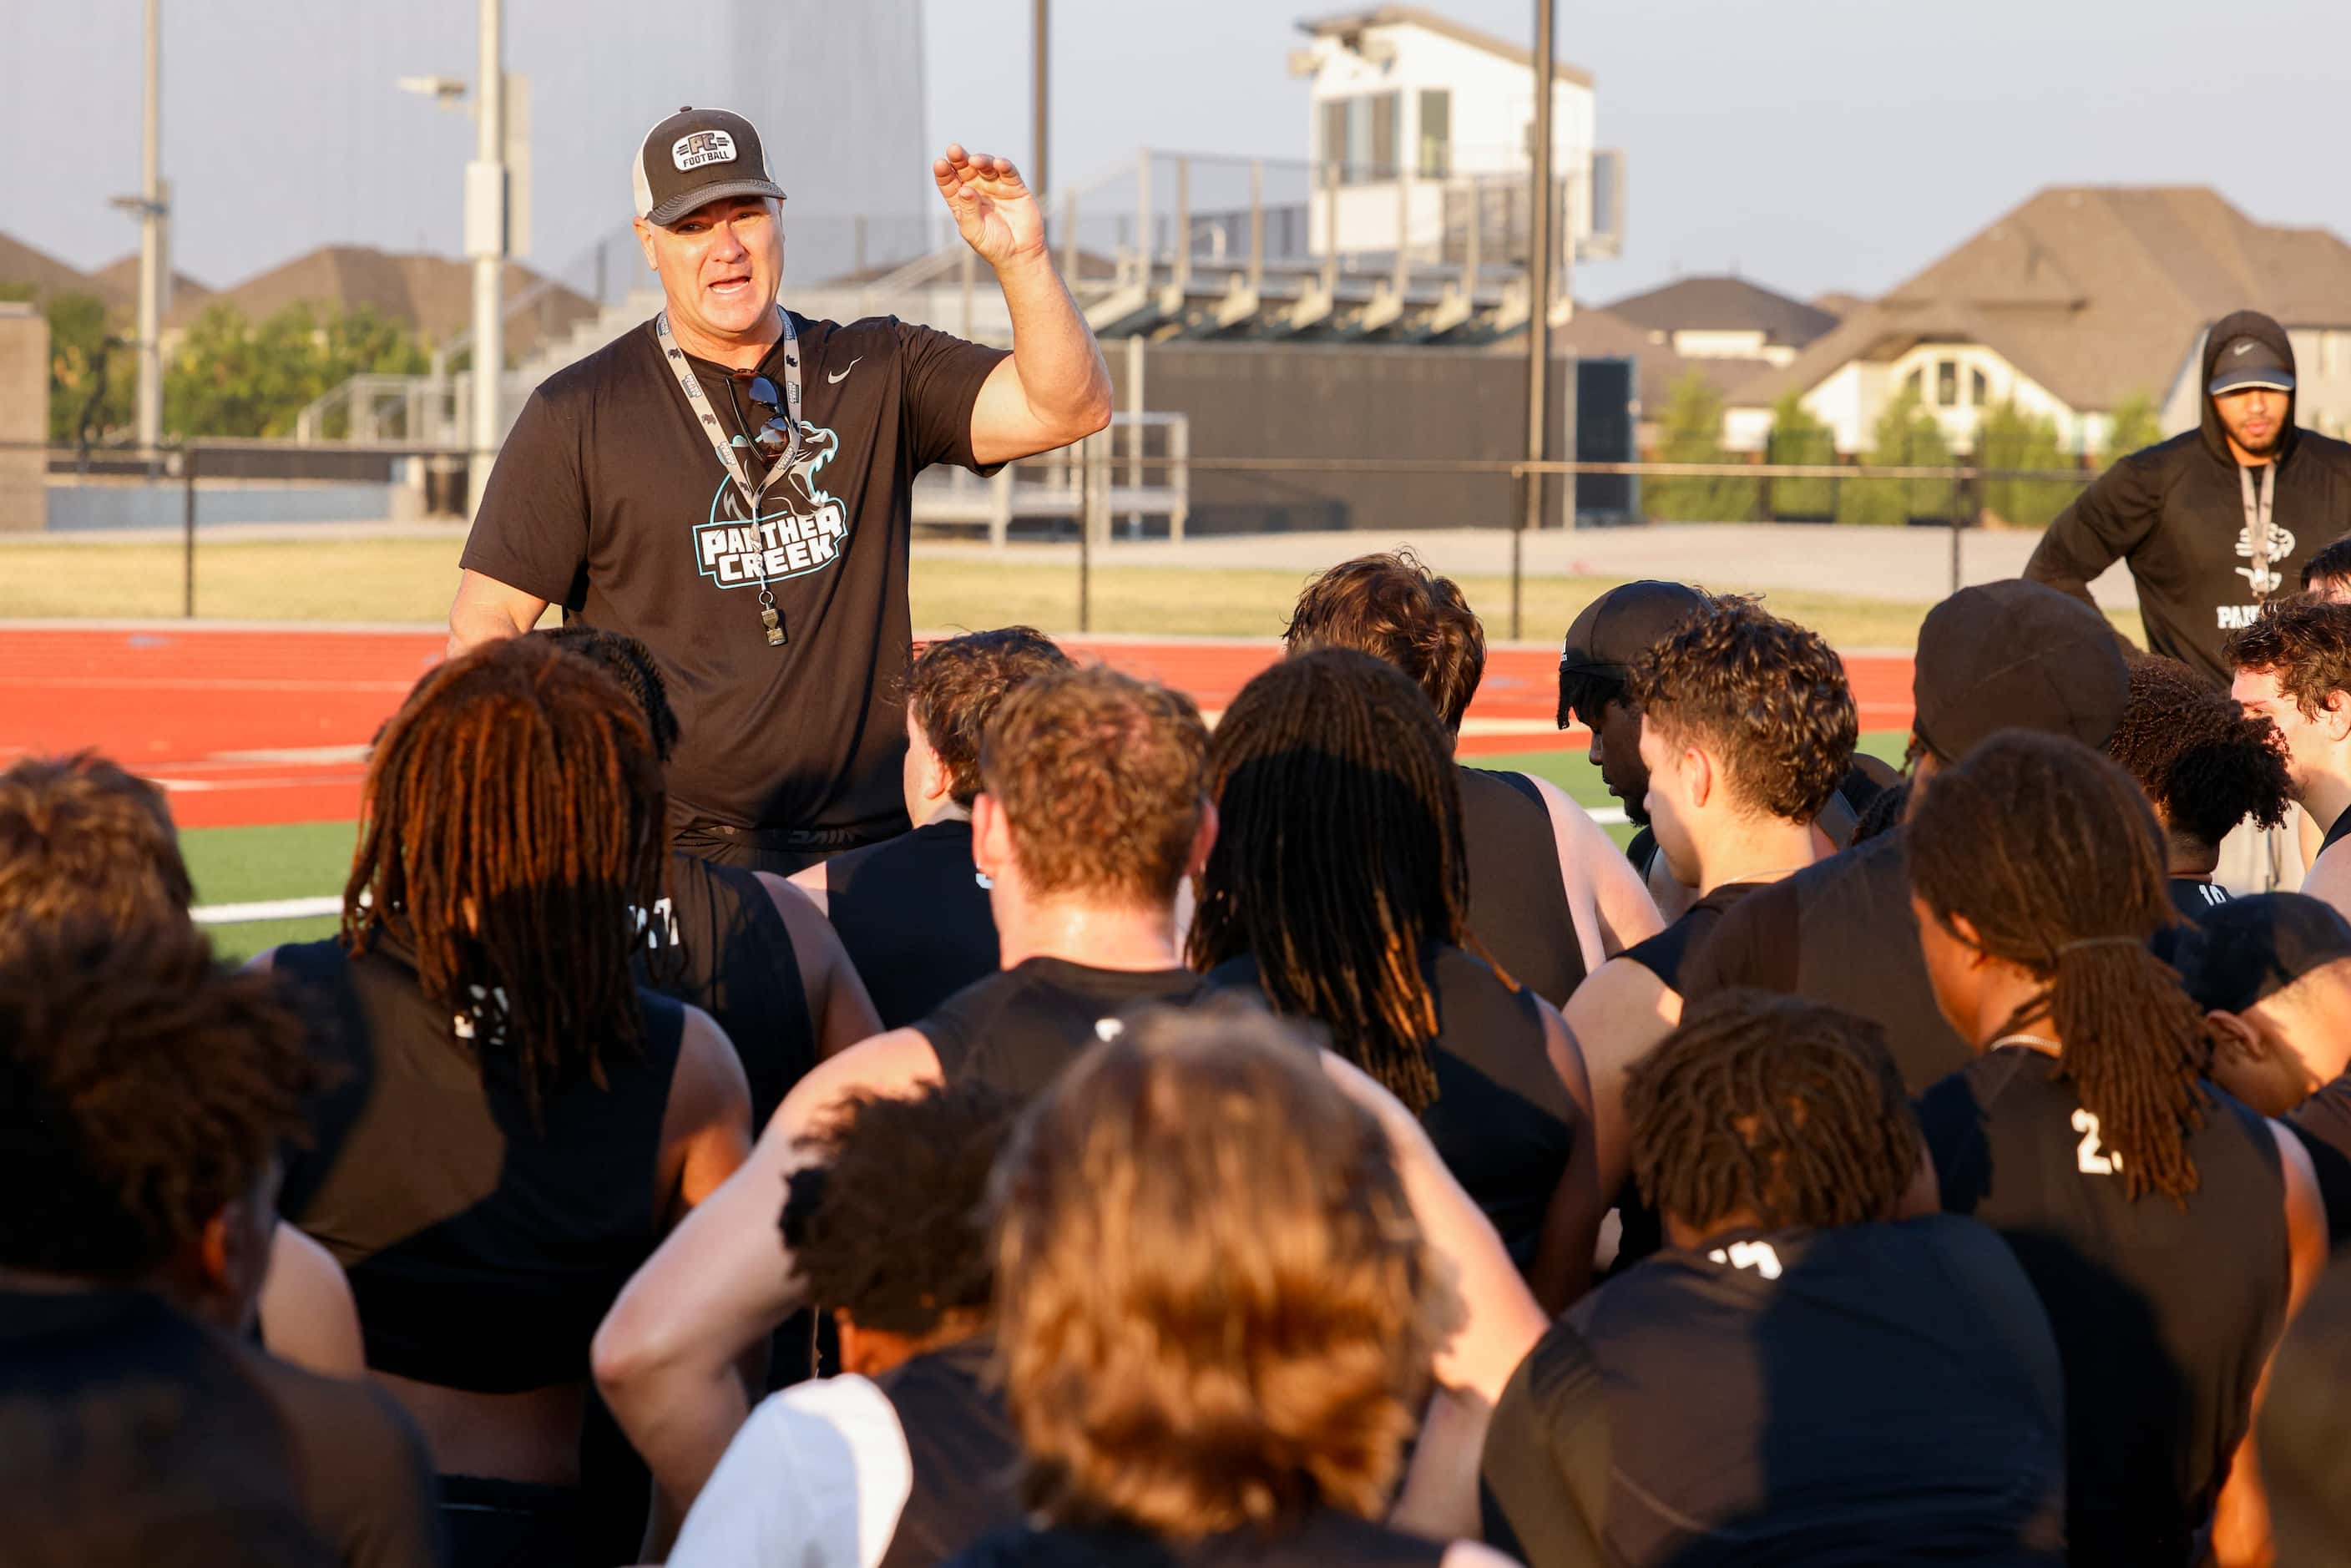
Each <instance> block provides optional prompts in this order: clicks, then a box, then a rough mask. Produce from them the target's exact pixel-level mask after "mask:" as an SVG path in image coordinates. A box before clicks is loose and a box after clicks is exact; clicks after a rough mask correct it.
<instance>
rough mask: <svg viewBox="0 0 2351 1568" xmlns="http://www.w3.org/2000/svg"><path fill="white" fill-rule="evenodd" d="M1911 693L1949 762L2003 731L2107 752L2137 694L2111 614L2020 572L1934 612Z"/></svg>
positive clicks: (1920, 732)
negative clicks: (2109, 618) (2064, 740)
mask: <svg viewBox="0 0 2351 1568" xmlns="http://www.w3.org/2000/svg"><path fill="white" fill-rule="evenodd" d="M1910 696H1911V702H1912V704H1913V706H1915V707H1916V709H1917V716H1916V717H1915V718H1913V719H1912V720H1911V727H1912V728H1913V729H1914V730H1916V731H1917V736H1918V738H1919V739H1921V740H1923V741H1925V742H1926V743H1927V748H1928V750H1929V751H1932V752H1933V753H1934V754H1935V756H1936V758H1938V760H1940V761H1944V762H1957V761H1958V760H1959V758H1963V757H1965V756H1966V755H1967V754H1968V753H1969V752H1970V751H1971V750H1973V749H1974V748H1975V747H1976V746H1977V744H1978V743H1979V742H1981V741H1984V740H1987V739H1989V738H1991V736H1992V735H1993V734H1994V733H1995V732H1996V731H1999V730H2003V729H2029V730H2037V731H2040V732H2041V733H2043V734H2046V735H2063V736H2068V737H2072V738H2073V739H2075V740H2078V741H2080V742H2081V743H2082V744H2083V745H2085V746H2087V747H2092V748H2094V749H2096V750H2100V751H2103V750H2105V745H2106V742H2107V741H2109V740H2111V739H2113V738H2114V734H2115V731H2116V728H2118V727H2120V726H2121V724H2122V722H2123V707H2124V706H2125V705H2126V704H2127V703H2128V702H2129V701H2130V671H2129V670H2128V669H2127V668H2126V667H2125V666H2124V664H2123V650H2122V644H2121V643H2119V642H2118V641H2116V637H2115V634H2114V632H2113V631H2112V630H2111V629H2109V628H2108V626H2107V625H2106V622H2105V617H2104V616H2102V615H2100V614H2099V613H2098V612H2096V611H2095V610H2093V609H2091V608H2090V607H2089V606H2088V605H2086V604H2085V603H2083V602H2082V601H2080V600H2078V599H2072V598H2068V597H2067V596H2066V595H2064V594H2063V593H2060V592H2058V591H2056V590H2055V589H2053V588H2046V587H2043V585H2042V584H2040V583H2037V582H2025V581H2023V580H2020V579H2013V578H2011V579H2010V580H2007V581H2005V582H1987V583H1981V584H1979V585H1978V586H1976V587H1974V588H1962V589H1961V590H1959V591H1958V592H1957V593H1954V594H1952V595H1951V596H1950V597H1949V599H1946V600H1944V601H1942V602H1941V603H1940V604H1938V605H1936V606H1935V608H1934V609H1932V610H1929V611H1928V612H1927V620H1926V623H1925V624H1924V625H1922V626H1920V627H1919V628H1918V659H1917V668H1916V671H1915V673H1914V674H1913V675H1912V677H1911V682H1910Z"/></svg>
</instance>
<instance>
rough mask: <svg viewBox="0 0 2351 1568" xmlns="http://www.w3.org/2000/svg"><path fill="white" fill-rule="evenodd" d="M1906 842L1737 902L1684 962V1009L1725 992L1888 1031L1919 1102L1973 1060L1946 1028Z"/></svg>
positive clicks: (1824, 864)
mask: <svg viewBox="0 0 2351 1568" xmlns="http://www.w3.org/2000/svg"><path fill="white" fill-rule="evenodd" d="M1681 978H1682V984H1681V985H1680V986H1679V987H1677V989H1678V990H1679V991H1680V992H1681V994H1682V996H1683V997H1684V998H1686V999H1687V1000H1689V1001H1693V1002H1695V1001H1697V1000H1698V999H1699V998H1702V997H1708V996H1711V995H1713V994H1714V993H1715V992H1716V991H1718V990H1721V989H1725V988H1729V987H1731V986H1753V987H1756V988H1759V989H1761V990H1766V991H1775V992H1778V993H1779V994H1781V995H1782V996H1797V997H1803V998H1808V999H1810V1000H1812V1001H1816V1002H1826V1003H1828V1004H1829V1005H1830V1006H1831V1007H1839V1008H1843V1009H1845V1011H1847V1012H1851V1013H1859V1014H1860V1015H1861V1016H1862V1017H1863V1018H1865V1019H1871V1020H1873V1021H1875V1022H1876V1024H1877V1025H1878V1027H1879V1028H1881V1029H1883V1030H1885V1031H1886V1050H1888V1051H1891V1052H1893V1054H1894V1064H1895V1065H1896V1067H1898V1068H1900V1069H1901V1070H1902V1083H1903V1086H1904V1087H1905V1088H1906V1089H1907V1090H1908V1091H1909V1092H1911V1093H1913V1094H1921V1093H1924V1092H1926V1091H1927V1090H1928V1088H1929V1087H1930V1086H1932V1085H1934V1084H1936V1083H1939V1082H1942V1081H1943V1080H1944V1079H1946V1078H1948V1077H1949V1076H1950V1075H1951V1074H1952V1073H1954V1072H1957V1071H1959V1070H1960V1069H1961V1068H1964V1067H1966V1066H1967V1065H1968V1063H1969V1062H1970V1061H1974V1060H1975V1053H1974V1051H1971V1050H1970V1049H1969V1046H1968V1042H1967V1041H1966V1040H1961V1039H1960V1038H1959V1035H1958V1034H1957V1033H1956V1032H1954V1031H1953V1030H1952V1029H1951V1026H1950V1025H1949V1023H1948V1022H1946V1021H1945V1020H1944V1018H1943V1014H1942V1009H1940V1008H1938V1006H1937V1005H1936V1003H1935V988H1934V985H1933V983H1932V982H1931V981H1929V980H1928V977H1927V961H1926V959H1925V958H1924V957H1923V956H1921V954H1920V950H1919V947H1918V920H1917V916H1916V915H1913V914H1912V913H1911V910H1910V868H1909V859H1908V854H1907V835H1906V834H1905V833H1904V832H1903V831H1901V830H1900V829H1898V828H1897V829H1895V830H1894V831H1890V832H1886V833H1881V834H1879V835H1878V836H1877V837H1876V838H1874V839H1869V840H1866V841H1863V842H1861V843H1858V844H1855V846H1854V847H1853V848H1851V849H1849V850H1844V851H1842V852H1838V853H1836V854H1833V855H1831V856H1829V857H1828V859H1826V860H1823V861H1815V862H1813V864H1811V865H1808V866H1806V867H1804V869H1803V870H1802V871H1799V872H1792V873H1789V874H1788V875H1786V876H1784V877H1782V878H1781V879H1780V880H1779V881H1777V882H1774V883H1767V884H1766V885H1764V886H1763V887H1761V888H1760V889H1758V890H1757V891H1755V892H1754V893H1752V894H1750V895H1749V896H1748V897H1746V898H1744V899H1742V900H1740V903H1739V904H1738V906H1737V907H1736V908H1734V909H1732V910H1731V911H1730V912H1729V914H1728V915H1725V916H1724V917H1723V919H1722V922H1721V924H1720V925H1719V926H1718V927H1717V928H1716V930H1715V932H1714V935H1713V936H1711V937H1709V938H1708V940H1707V942H1706V944H1705V946H1702V947H1699V948H1698V949H1696V950H1695V951H1693V952H1691V953H1689V954H1687V955H1686V956H1685V959H1684V962H1683V965H1682V971H1681Z"/></svg>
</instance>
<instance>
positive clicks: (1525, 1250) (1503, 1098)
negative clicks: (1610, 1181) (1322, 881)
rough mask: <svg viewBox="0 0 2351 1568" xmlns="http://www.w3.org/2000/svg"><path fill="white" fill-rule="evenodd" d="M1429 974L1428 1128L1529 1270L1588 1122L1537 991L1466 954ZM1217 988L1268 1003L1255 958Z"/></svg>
mask: <svg viewBox="0 0 2351 1568" xmlns="http://www.w3.org/2000/svg"><path fill="white" fill-rule="evenodd" d="M1423 971H1424V973H1426V976H1427V977H1428V983H1429V988H1430V989H1431V990H1432V991H1434V992H1435V994H1436V998H1437V1041H1436V1044H1435V1047H1434V1048H1433V1049H1432V1050H1431V1051H1430V1052H1429V1062H1430V1065H1431V1066H1432V1067H1434V1068H1435V1069H1436V1070H1437V1098H1436V1099H1435V1100H1434V1101H1433V1102H1431V1103H1430V1104H1429V1106H1428V1108H1427V1109H1426V1110H1425V1111H1423V1112H1422V1113H1420V1124H1421V1126H1422V1127H1423V1128H1424V1129H1426V1132H1427V1134H1428V1137H1429V1142H1431V1143H1433V1144H1435V1145H1437V1154H1438V1155H1440V1156H1441V1157H1442V1158H1443V1159H1444V1161H1445V1166H1446V1168H1447V1170H1449V1171H1451V1172H1452V1173H1453V1176H1454V1179H1455V1180H1457V1181H1458V1182H1459V1183H1460V1184H1461V1186H1462V1188H1463V1189H1464V1190H1465V1191H1467V1192H1468V1194H1469V1196H1470V1197H1471V1198H1472V1199H1473V1200H1474V1201H1475V1202H1476V1203H1477V1205H1478V1207H1479V1208H1481V1209H1483V1210H1485V1213H1486V1218H1488V1219H1490V1220H1492V1221H1493V1223H1494V1228H1495V1229H1496V1230H1498V1231H1499V1232H1500V1233H1501V1237H1502V1241H1503V1244H1504V1245H1505V1246H1507V1247H1508V1248H1509V1249H1510V1256H1511V1257H1512V1258H1513V1259H1515V1260H1517V1261H1518V1264H1519V1267H1520V1269H1524V1268H1526V1267H1527V1266H1528V1265H1529V1264H1530V1263H1531V1262H1532V1261H1533V1260H1534V1255H1535V1247H1536V1244H1537V1242H1538V1241H1540V1240H1541V1236H1542V1223H1543V1216H1544V1214H1545V1213H1546V1212H1547V1211H1548V1210H1549V1208H1550V1206H1551V1199H1552V1193H1554V1192H1556V1191H1557V1190H1558V1188H1559V1183H1560V1177H1561V1176H1562V1174H1564V1173H1565V1171H1566V1169H1567V1162H1568V1156H1569V1155H1570V1154H1572V1153H1573V1150H1574V1148H1575V1137H1576V1131H1575V1130H1576V1128H1578V1127H1579V1126H1581V1125H1583V1113H1582V1112H1581V1111H1580V1110H1579V1109H1578V1108H1577V1106H1576V1104H1575V1102H1574V1101H1573V1099H1572V1098H1570V1097H1569V1095H1568V1092H1567V1086H1566V1085H1565V1084H1563V1083H1562V1082H1560V1081H1559V1073H1558V1071H1557V1070H1556V1069H1554V1068H1553V1067H1552V1062H1551V1053H1550V1049H1549V1047H1548V1045H1547V1044H1546V1042H1545V1040H1544V1038H1543V1025H1542V1014H1541V1011H1540V1010H1539V1009H1538V1008H1537V1006H1536V1003H1535V998H1534V994H1533V993H1532V992H1531V991H1528V990H1524V989H1520V990H1512V989H1511V988H1510V987H1509V986H1507V985H1505V984H1503V982H1502V980H1501V978H1500V977H1499V976H1497V975H1496V974H1495V973H1494V971H1493V970H1492V969H1491V968H1489V967H1488V966H1487V965H1486V964H1485V963H1484V962H1482V961H1481V960H1479V958H1477V957H1475V956H1472V955H1470V954H1468V953H1465V952H1463V951H1462V950H1461V949H1460V948H1458V947H1438V948H1437V949H1436V950H1435V951H1434V952H1433V954H1432V955H1431V956H1430V957H1429V959H1428V960H1427V961H1426V963H1425V964H1424V966H1423ZM1208 983H1209V984H1210V985H1211V986H1214V987H1217V988H1219V989H1223V988H1235V987H1239V988H1247V989H1249V990H1251V991H1254V992H1255V993H1257V994H1258V995H1259V996H1263V995H1264V994H1265V986H1264V981H1263V979H1262V977H1260V975H1259V970H1258V963H1257V959H1256V958H1255V957H1254V956H1249V955H1244V956H1240V957H1238V958H1234V959H1231V960H1229V961H1228V962H1226V963H1223V964H1219V965H1217V967H1215V968H1214V969H1211V970H1210V971H1208Z"/></svg>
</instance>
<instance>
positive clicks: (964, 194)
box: [931, 141, 1045, 271]
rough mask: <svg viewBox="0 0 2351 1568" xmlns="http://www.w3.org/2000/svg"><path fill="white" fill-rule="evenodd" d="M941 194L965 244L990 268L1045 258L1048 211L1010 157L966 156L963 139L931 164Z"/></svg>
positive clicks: (967, 154) (950, 144) (999, 268)
mask: <svg viewBox="0 0 2351 1568" xmlns="http://www.w3.org/2000/svg"><path fill="white" fill-rule="evenodd" d="M931 176H932V178H934V179H935V180H936V181H938V183H939V195H940V197H941V199H943V200H944V201H945V202H946V204H947V211H949V212H951V213H953V214H955V221H956V228H957V229H958V230H960V231H961V232H962V234H963V237H964V241H965V243H966V244H967V245H969V246H971V248H972V249H974V250H976V251H977V252H978V253H979V256H980V259H981V260H982V261H985V262H987V265H988V266H990V267H996V268H998V270H999V271H1000V270H1002V268H1003V267H1004V265H1005V264H1006V263H1007V262H1011V261H1019V260H1021V259H1022V258H1024V257H1028V256H1043V255H1044V254H1045V213H1044V209H1043V208H1041V207H1040V206H1039V205H1038V204H1037V198H1036V195H1035V194H1034V193H1032V192H1031V191H1030V190H1029V183H1028V182H1027V181H1025V180H1023V179H1022V178H1021V177H1020V171H1019V170H1018V169H1015V168H1014V167H1013V166H1012V160H1010V159H1009V158H998V157H996V156H994V155H993V154H991V153H987V152H965V151H964V150H963V144H962V143H961V142H959V141H951V142H949V143H948V144H947V152H946V157H944V158H935V159H933V160H932V161H931Z"/></svg>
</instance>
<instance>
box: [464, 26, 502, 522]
mask: <svg viewBox="0 0 2351 1568" xmlns="http://www.w3.org/2000/svg"><path fill="white" fill-rule="evenodd" d="M479 6H480V9H479V15H478V20H479V23H480V28H481V38H480V49H481V60H480V64H479V66H478V68H476V70H475V78H474V93H475V97H474V114H475V120H474V133H475V134H474V161H473V162H470V163H468V164H466V165H465V254H466V255H467V256H471V257H472V258H473V261H474V373H473V384H474V399H473V401H474V409H473V415H474V417H473V426H474V429H473V438H472V440H471V442H470V443H469V444H468V450H467V454H466V460H465V490H466V507H465V510H466V515H467V516H468V517H471V516H473V515H474V514H475V513H476V512H478V511H480V509H481V506H482V491H483V489H484V487H485V486H487V485H488V484H489V480H490V465H491V464H492V463H493V462H494V461H496V457H497V450H498V436H499V434H500V432H499V427H498V426H499V420H498V415H499V413H500V410H499V407H498V403H499V396H500V386H499V383H500V382H501V381H502V380H503V378H504V372H505V370H506V321H505V305H506V298H505V287H506V258H507V165H506V141H507V112H506V97H507V95H506V60H505V54H506V50H505V47H504V46H505V31H506V28H505V17H504V15H503V6H502V4H501V0H479Z"/></svg>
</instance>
